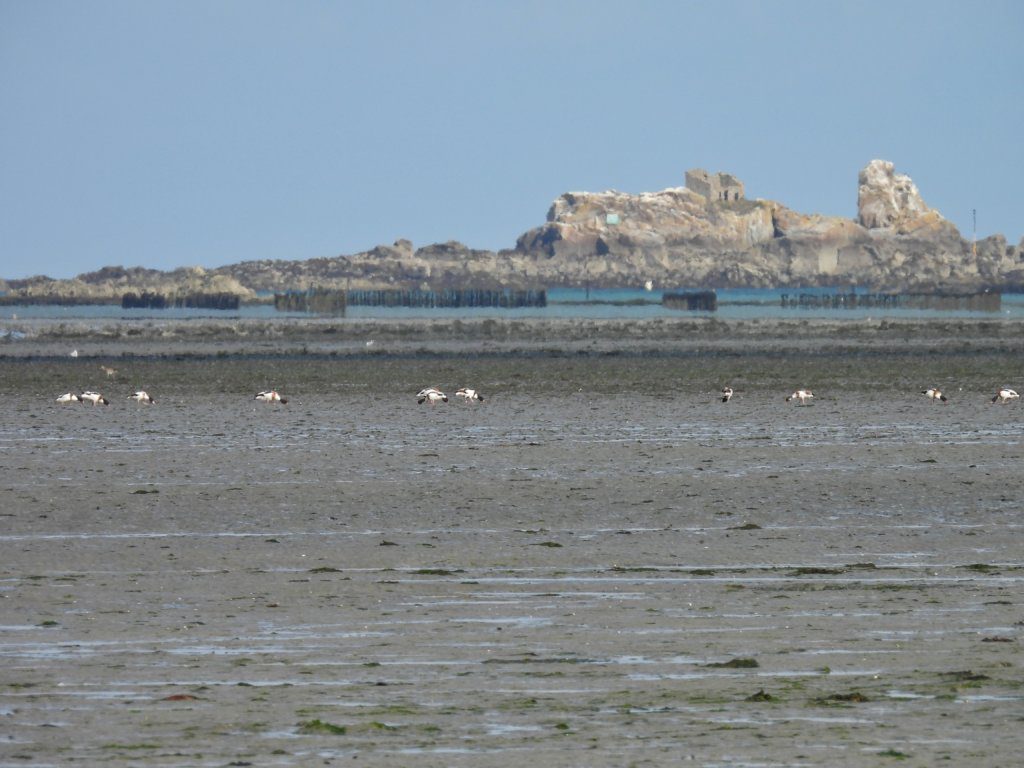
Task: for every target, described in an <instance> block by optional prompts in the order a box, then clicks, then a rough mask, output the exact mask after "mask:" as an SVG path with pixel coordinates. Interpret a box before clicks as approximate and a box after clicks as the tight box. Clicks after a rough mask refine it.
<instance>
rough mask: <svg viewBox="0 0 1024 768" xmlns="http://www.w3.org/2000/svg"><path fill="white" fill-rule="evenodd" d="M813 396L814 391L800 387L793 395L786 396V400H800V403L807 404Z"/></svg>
mask: <svg viewBox="0 0 1024 768" xmlns="http://www.w3.org/2000/svg"><path fill="white" fill-rule="evenodd" d="M813 397H814V393H813V392H811V390H809V389H798V390H797V391H796V392H794V393H793V394H792V395H790V396H789V397H787V398H786V402H787V403H788V402H789V401H790V400H799V401H800V405H805V404H806V403H807V401H808V400H810V399H812V398H813Z"/></svg>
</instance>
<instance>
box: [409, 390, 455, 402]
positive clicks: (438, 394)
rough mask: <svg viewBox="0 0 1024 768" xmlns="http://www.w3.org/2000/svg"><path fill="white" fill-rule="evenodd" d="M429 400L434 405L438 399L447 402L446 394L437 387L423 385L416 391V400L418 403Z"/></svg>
mask: <svg viewBox="0 0 1024 768" xmlns="http://www.w3.org/2000/svg"><path fill="white" fill-rule="evenodd" d="M427 401H429V402H430V404H431V405H434V404H435V403H437V402H438V401H441V402H442V403H447V402H448V395H446V394H445V393H444V392H442V391H441V390H440V389H438V388H437V387H424V388H423V389H421V390H420V391H419V392H417V393H416V402H417V403H419V404H420V405H423V403H425V402H427Z"/></svg>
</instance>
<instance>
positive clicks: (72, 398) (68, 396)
mask: <svg viewBox="0 0 1024 768" xmlns="http://www.w3.org/2000/svg"><path fill="white" fill-rule="evenodd" d="M57 402H58V403H60V404H61V405H64V404H66V403H80V402H82V398H80V397H79V396H78V395H76V394H75V393H74V392H65V393H64V394H63V395H61V396H60V397H58V398H57Z"/></svg>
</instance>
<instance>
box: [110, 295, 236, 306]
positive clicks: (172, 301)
mask: <svg viewBox="0 0 1024 768" xmlns="http://www.w3.org/2000/svg"><path fill="white" fill-rule="evenodd" d="M240 304H241V297H240V296H239V295H238V294H235V293H187V294H167V293H155V292H154V293H151V292H148V291H143V292H142V293H132V292H129V293H125V294H123V295H122V296H121V309H171V308H177V309H181V308H186V309H228V310H231V309H238V307H239V305H240Z"/></svg>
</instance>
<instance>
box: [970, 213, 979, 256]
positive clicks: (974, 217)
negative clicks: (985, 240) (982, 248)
mask: <svg viewBox="0 0 1024 768" xmlns="http://www.w3.org/2000/svg"><path fill="white" fill-rule="evenodd" d="M971 253H972V254H974V256H977V255H978V209H977V208H971Z"/></svg>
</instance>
